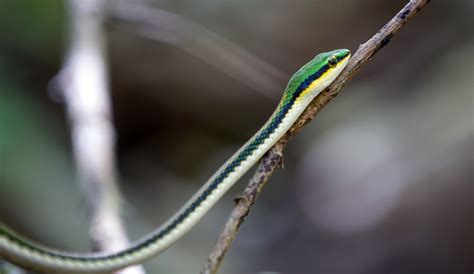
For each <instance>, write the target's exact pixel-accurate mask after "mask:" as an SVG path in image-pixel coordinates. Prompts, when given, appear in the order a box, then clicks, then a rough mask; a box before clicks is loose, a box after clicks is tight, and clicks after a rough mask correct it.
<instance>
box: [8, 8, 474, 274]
mask: <svg viewBox="0 0 474 274" xmlns="http://www.w3.org/2000/svg"><path fill="white" fill-rule="evenodd" d="M406 2H407V1H377V0H359V1H343V0H331V1H329V0H318V1H316V0H298V1H290V0H273V1H270V0H257V1H248V0H244V1H215V0H201V1H189V0H188V1H182V0H174V1H170V0H153V1H152V0H146V1H145V0H143V1H141V0H136V1H132V0H129V1H110V3H109V6H108V7H107V14H106V16H105V19H106V20H105V34H104V38H105V39H106V41H107V46H106V50H107V51H106V57H107V67H108V73H109V80H110V81H109V85H110V91H111V94H110V95H111V100H112V108H113V121H114V124H115V127H116V128H115V130H116V136H117V138H116V154H117V159H116V164H117V171H118V174H119V181H120V188H121V191H122V194H123V199H122V206H123V210H122V216H123V218H124V220H125V223H126V225H127V229H128V234H129V236H130V238H131V239H138V238H140V237H141V236H143V235H144V234H147V233H149V232H150V231H152V230H153V229H154V228H155V227H157V226H158V225H160V224H161V223H162V222H163V221H165V220H166V219H167V218H168V217H169V216H171V215H172V214H173V213H174V212H175V211H176V210H177V209H178V208H180V206H181V205H182V204H183V203H184V202H185V201H186V200H187V199H188V198H189V197H190V196H191V195H192V194H193V193H194V191H196V190H197V189H198V188H199V187H200V185H201V184H202V183H203V182H204V181H205V180H207V178H208V177H209V176H210V175H211V174H212V173H213V172H214V171H215V170H216V169H217V168H218V167H219V166H220V165H221V164H222V163H223V162H224V161H225V160H226V159H227V158H228V157H229V156H230V155H231V154H232V153H233V151H235V150H236V149H237V148H238V147H239V146H240V145H241V144H243V143H244V142H245V141H246V140H247V139H248V138H250V136H251V135H252V134H253V133H254V132H255V131H256V130H258V128H259V127H260V126H261V125H262V124H263V123H264V122H265V120H266V119H267V118H268V117H269V116H270V114H271V113H272V111H273V109H274V107H275V106H276V104H277V103H278V101H279V99H280V96H281V94H282V90H283V89H284V87H285V85H286V82H287V80H288V78H289V77H290V76H291V75H292V74H293V73H294V72H295V71H296V70H297V69H298V68H299V67H301V66H302V65H303V64H305V63H306V62H307V61H308V60H310V59H311V58H312V57H313V56H314V55H316V54H317V53H319V52H323V51H328V50H332V49H335V48H348V49H350V50H351V51H352V52H355V51H356V50H357V47H358V46H359V44H362V43H364V42H365V41H366V40H368V39H369V38H370V37H371V36H372V35H373V34H374V33H375V32H377V31H378V30H379V29H380V28H381V27H382V26H383V25H384V24H385V23H386V22H387V21H388V20H389V19H390V18H391V17H393V16H394V15H395V14H396V13H397V12H398V11H399V10H400V9H401V8H402V7H403V6H404V5H405V4H406ZM70 17H71V16H70V13H69V12H68V5H67V2H64V1H60V0H48V1H40V0H0V220H1V222H3V223H5V224H8V225H9V226H10V227H12V228H14V229H15V230H16V231H19V232H21V233H22V234H24V235H27V236H28V237H29V238H32V239H35V241H38V242H41V243H43V244H46V245H48V246H51V247H55V248H60V249H66V250H75V251H87V250H90V249H91V245H90V240H89V238H88V229H89V228H88V227H89V219H88V211H87V203H86V201H85V198H84V191H83V189H82V188H81V186H79V184H78V176H77V172H76V164H75V160H74V154H73V149H72V141H71V139H72V138H71V130H70V124H69V120H68V118H67V117H68V116H67V112H66V109H65V105H64V103H63V102H64V100H63V99H64V98H63V96H61V92H59V91H58V90H57V87H56V85H55V82H54V81H52V79H54V78H55V76H56V75H57V74H58V72H59V71H60V70H61V67H62V66H63V64H64V62H65V57H66V54H67V52H68V47H69V46H70V37H71V31H70V19H71V18H70ZM473 17H474V2H473V1H469V0H452V1H432V2H431V3H430V4H429V5H428V6H427V7H426V8H425V9H423V10H422V12H421V13H420V14H419V15H418V16H416V18H414V20H413V21H411V22H410V23H409V24H408V25H407V26H406V27H405V28H403V29H402V31H401V32H400V33H399V34H397V35H396V36H395V37H394V38H393V39H392V41H391V43H390V44H389V45H388V46H387V47H385V48H384V49H383V50H382V51H380V52H379V53H378V54H377V55H375V57H374V58H373V59H372V61H371V62H370V63H369V64H368V65H367V66H365V67H364V68H363V70H362V71H361V73H359V74H358V75H357V76H356V77H355V78H354V79H353V80H352V81H350V82H349V84H348V85H347V86H346V87H345V88H344V90H343V91H342V93H341V94H340V95H339V96H338V97H337V98H335V99H334V100H333V101H332V102H331V103H330V104H329V105H328V106H327V107H326V108H324V109H323V110H322V111H321V113H320V114H319V115H318V116H317V117H316V119H314V120H313V121H312V122H311V123H310V124H309V125H308V126H307V127H306V128H305V130H304V131H303V132H301V134H299V135H298V136H297V137H296V138H295V139H294V140H293V141H292V142H291V143H290V144H289V145H288V147H287V149H286V151H285V161H284V162H285V169H284V170H278V171H277V172H276V174H275V175H274V176H273V177H272V178H271V180H270V182H269V184H268V185H267V187H266V189H265V190H264V191H263V194H262V195H261V197H260V199H259V200H258V201H257V203H256V204H255V206H254V207H253V209H252V212H251V214H250V215H249V217H248V218H247V219H246V222H245V223H244V225H243V226H242V229H241V231H240V233H239V235H238V237H237V240H236V241H235V243H234V244H233V245H232V247H231V249H230V252H229V254H228V256H227V258H226V259H225V260H224V263H223V266H222V269H221V272H220V273H229V274H232V273H368V274H371V273H374V274H375V273H431V274H433V273H471V272H472V271H473V270H474V262H473V260H472V258H473V255H474V235H473V233H472V232H473V231H474V214H473V213H474V212H473V197H474V196H473V194H474V191H473V190H474V189H473V177H474V176H473V173H474V171H473V170H474V165H473V158H474V153H473V152H474V150H473V144H474V143H473V141H474V139H473V137H474V122H473V121H474V113H473V105H474V99H473V93H474V92H473V90H474V80H473V79H474V36H473V34H474V29H473V27H472V26H473V25H474V20H473ZM251 173H252V172H250V174H251ZM248 177H249V176H246V177H245V178H243V179H241V182H240V183H239V184H237V186H236V187H234V188H233V189H232V191H231V192H230V193H228V194H227V195H226V196H225V197H224V198H223V199H222V200H221V201H220V202H219V203H218V204H217V205H216V206H215V207H214V208H213V209H212V211H211V212H210V213H209V214H208V215H207V216H206V217H205V218H204V219H203V221H201V222H200V223H199V224H198V225H197V226H196V227H195V228H194V229H193V230H191V232H190V233H189V234H187V235H186V236H185V237H183V238H182V239H180V240H179V241H178V242H177V243H176V244H175V245H174V246H172V247H171V248H170V249H169V250H168V251H167V252H165V253H163V254H162V255H160V256H158V257H156V258H153V259H151V260H149V261H147V262H146V263H145V264H144V266H145V268H146V269H147V272H148V273H170V274H171V273H197V272H198V271H199V270H200V268H201V267H202V265H203V264H204V263H205V261H206V259H207V255H208V253H209V252H210V250H211V249H212V247H213V245H214V244H215V242H216V240H217V237H218V235H219V233H220V231H221V229H222V226H223V224H224V222H225V220H226V218H227V217H228V215H229V213H230V211H231V209H232V207H233V204H234V203H233V201H232V198H233V197H234V196H235V195H236V194H238V193H239V192H240V191H241V190H242V189H243V186H244V185H245V183H246V179H248Z"/></svg>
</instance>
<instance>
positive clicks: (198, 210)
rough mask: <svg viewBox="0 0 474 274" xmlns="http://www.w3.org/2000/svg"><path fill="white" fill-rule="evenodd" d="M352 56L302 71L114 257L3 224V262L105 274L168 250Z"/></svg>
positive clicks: (342, 53)
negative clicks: (40, 240)
mask: <svg viewBox="0 0 474 274" xmlns="http://www.w3.org/2000/svg"><path fill="white" fill-rule="evenodd" d="M349 58H350V52H349V50H347V49H338V50H334V51H330V52H325V53H321V54H318V55H317V56H316V57H314V59H312V60H311V61H310V62H309V63H307V64H306V65H304V66H303V67H302V68H301V69H300V70H298V71H297V72H296V73H295V74H294V75H293V76H292V77H291V79H290V81H289V82H288V85H287V86H286V89H285V91H284V93H283V97H282V99H281V101H280V103H279V104H278V106H277V108H276V109H275V111H274V112H273V114H272V116H271V117H270V118H269V120H268V121H267V122H266V123H265V124H264V125H263V127H262V128H261V129H260V130H259V131H258V132H257V133H256V134H255V135H254V136H253V137H252V138H250V139H249V141H247V142H246V143H245V144H244V145H243V146H242V147H241V148H240V149H239V150H238V151H237V152H236V153H235V154H234V155H233V156H232V157H230V158H229V159H228V160H227V161H226V162H225V163H224V165H222V167H220V168H219V169H218V170H217V171H216V172H215V173H214V175H213V176H212V177H211V178H210V179H209V180H208V181H207V182H206V183H205V184H204V185H203V186H202V187H201V188H200V189H199V190H198V191H197V192H196V194H194V196H193V197H192V198H191V199H190V200H189V201H188V202H187V203H186V204H185V205H184V206H183V207H182V208H181V209H180V210H179V211H178V212H177V213H176V214H175V215H174V216H172V217H171V218H170V219H169V220H168V221H167V222H166V223H165V224H163V225H162V226H161V227H159V228H158V229H156V230H155V231H154V232H152V233H151V234H149V235H148V236H146V237H144V238H143V239H141V240H139V241H137V242H135V243H134V244H132V245H131V246H130V247H129V248H127V249H124V250H122V251H118V252H115V253H84V254H76V253H69V252H63V251H57V250H53V249H50V248H46V247H43V246H41V245H39V244H36V243H33V242H31V241H29V240H26V239H25V238H24V237H22V236H20V235H18V234H17V233H15V232H14V231H12V230H11V229H8V228H7V227H6V226H4V225H2V224H1V223H0V259H4V260H6V261H9V262H12V263H13V264H16V265H19V266H22V267H24V268H27V269H32V270H36V271H44V272H46V273H104V272H111V271H114V270H118V269H121V268H123V267H126V266H129V265H133V264H137V263H140V262H142V261H144V260H146V259H148V258H150V257H152V256H155V255H156V254H158V253H160V252H163V251H164V250H165V249H166V248H168V247H169V246H171V245H172V244H173V243H174V242H175V241H176V240H178V239H179V238H180V237H181V236H183V235H184V234H185V233H186V232H188V231H189V230H190V229H191V228H192V227H193V226H194V225H195V224H196V223H197V222H198V221H199V220H200V219H201V218H202V217H203V216H204V215H205V214H206V213H207V212H208V211H209V210H210V209H211V208H212V206H213V205H214V204H215V203H216V202H217V201H218V200H219V199H220V198H221V197H222V196H223V195H224V194H225V193H226V192H227V190H228V189H229V188H230V187H231V186H233V185H234V184H235V183H236V182H237V181H238V179H239V178H240V177H242V175H243V174H245V173H246V172H247V171H248V170H249V169H250V168H251V167H252V166H253V165H254V164H255V163H256V162H257V161H258V160H259V159H260V158H261V157H262V156H263V155H264V154H265V153H266V152H267V151H268V150H269V149H270V148H271V147H272V146H273V145H274V144H275V143H276V142H277V141H278V140H279V139H280V138H281V137H282V136H283V134H285V132H286V131H287V130H288V129H289V128H290V127H291V125H293V123H294V122H295V121H296V119H297V118H298V117H299V116H300V115H301V113H302V112H303V111H304V109H305V108H306V107H307V106H308V104H309V103H310V102H311V101H312V100H313V99H314V98H315V97H316V96H317V95H318V94H319V93H320V92H321V91H322V90H324V89H325V88H326V87H327V86H328V85H329V84H331V83H332V82H333V81H334V79H335V78H336V77H337V76H338V75H339V74H340V73H341V71H342V70H343V69H344V67H345V66H346V64H347V62H348V60H349Z"/></svg>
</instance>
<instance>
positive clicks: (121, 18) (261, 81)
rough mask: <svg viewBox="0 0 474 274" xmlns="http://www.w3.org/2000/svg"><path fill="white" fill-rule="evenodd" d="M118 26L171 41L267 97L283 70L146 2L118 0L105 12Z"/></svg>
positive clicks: (280, 81)
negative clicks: (107, 12)
mask: <svg viewBox="0 0 474 274" xmlns="http://www.w3.org/2000/svg"><path fill="white" fill-rule="evenodd" d="M109 17H110V18H112V19H115V20H117V21H118V23H119V24H115V25H118V26H119V27H120V29H122V30H128V31H131V33H133V34H135V35H141V36H143V37H146V38H148V39H152V40H155V41H160V42H164V43H169V44H172V45H174V46H176V47H178V48H180V49H182V50H183V51H185V52H187V53H189V54H190V55H192V56H194V57H196V58H198V59H200V60H201V61H203V62H205V63H207V64H209V65H211V66H213V67H215V68H217V69H218V70H220V71H221V72H223V73H226V74H227V75H228V76H230V77H232V78H234V79H236V80H238V81H240V82H241V83H243V84H245V85H247V86H248V87H250V88H252V89H253V90H254V91H255V92H258V93H260V94H261V95H263V96H265V97H267V98H271V99H272V100H273V99H274V98H275V96H274V95H275V93H276V92H278V91H279V86H280V83H282V82H284V81H285V79H287V75H286V73H284V72H282V71H281V70H280V69H278V68H276V67H275V66H272V65H270V64H269V63H267V62H265V61H264V60H263V59H261V58H259V57H258V56H255V55H253V54H252V53H250V52H248V51H246V50H245V49H243V48H242V47H240V46H238V45H236V44H235V43H232V42H231V41H230V40H228V39H226V38H224V37H222V36H220V35H218V34H217V33H215V32H212V31H210V30H208V29H207V28H205V27H204V26H201V25H199V24H198V23H196V22H193V21H192V20H190V19H187V18H183V17H182V16H179V15H177V14H174V13H172V12H169V11H165V10H162V9H159V8H156V7H152V6H150V5H149V4H144V3H140V2H138V3H135V2H130V1H119V2H117V3H116V5H114V6H113V7H112V8H111V9H110V12H109Z"/></svg>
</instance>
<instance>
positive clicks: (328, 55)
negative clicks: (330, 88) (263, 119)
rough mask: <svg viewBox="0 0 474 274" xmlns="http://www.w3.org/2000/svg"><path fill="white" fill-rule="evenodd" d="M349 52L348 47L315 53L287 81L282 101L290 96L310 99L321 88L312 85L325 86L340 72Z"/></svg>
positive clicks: (286, 100)
mask: <svg viewBox="0 0 474 274" xmlns="http://www.w3.org/2000/svg"><path fill="white" fill-rule="evenodd" d="M350 56H351V52H350V51H349V50H348V49H336V50H333V51H328V52H323V53H320V54H318V55H316V56H315V57H314V58H313V59H312V60H311V61H309V62H308V63H307V64H306V65H304V66H303V67H301V68H300V69H299V70H298V71H297V72H296V73H295V74H293V76H292V77H291V79H290V80H289V82H288V85H287V87H286V89H285V93H284V94H283V98H282V102H288V101H289V100H291V99H292V98H303V97H305V96H309V97H311V98H308V99H309V100H312V99H313V98H314V97H315V96H316V95H318V94H319V92H320V91H321V90H319V89H316V90H315V89H314V88H313V87H326V86H327V85H329V84H330V83H331V82H332V81H334V79H335V78H336V77H337V76H338V75H339V73H341V71H342V70H343V69H344V68H345V66H346V65H347V62H348V61H349V58H350Z"/></svg>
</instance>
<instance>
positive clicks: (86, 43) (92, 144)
mask: <svg viewBox="0 0 474 274" xmlns="http://www.w3.org/2000/svg"><path fill="white" fill-rule="evenodd" d="M106 2H107V1H105V0H70V1H69V7H70V12H71V17H72V22H71V28H72V32H71V38H70V49H69V55H68V58H67V61H66V63H65V65H64V68H63V70H62V71H61V73H60V75H59V78H58V79H59V82H60V85H61V89H62V90H63V91H64V98H65V102H66V105H67V110H68V115H69V119H70V124H71V128H72V139H73V146H74V154H75V158H76V162H77V165H78V174H79V177H80V180H81V183H82V185H83V187H84V189H85V191H86V195H87V199H88V202H89V208H90V211H91V228H90V231H89V235H90V237H91V239H92V241H93V243H94V247H95V249H96V250H100V251H106V252H112V251H118V250H121V249H124V248H126V247H128V246H129V241H128V239H127V236H126V233H125V228H124V226H123V223H122V220H121V219H120V214H119V207H120V193H119V190H118V186H117V175H116V167H115V153H114V143H115V129H114V125H113V123H112V114H111V106H110V98H109V91H108V75H107V69H106V60H105V56H106V53H105V51H106V50H105V40H104V37H105V32H104V27H103V11H104V8H105V5H106ZM116 273H121V274H143V273H145V272H144V270H143V268H142V267H141V266H136V267H130V268H126V269H123V270H122V271H119V272H116Z"/></svg>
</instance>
